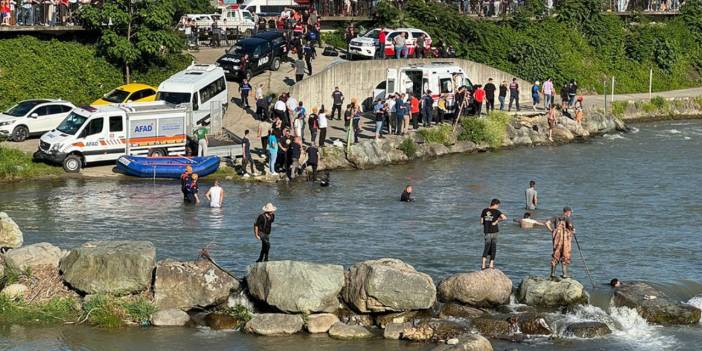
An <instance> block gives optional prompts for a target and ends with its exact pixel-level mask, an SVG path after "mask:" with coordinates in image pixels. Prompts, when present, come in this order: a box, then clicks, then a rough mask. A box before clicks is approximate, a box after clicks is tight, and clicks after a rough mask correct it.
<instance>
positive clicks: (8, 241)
mask: <svg viewBox="0 0 702 351" xmlns="http://www.w3.org/2000/svg"><path fill="white" fill-rule="evenodd" d="M23 241H24V237H23V236H22V231H21V230H20V228H19V226H18V225H17V223H15V221H13V220H12V218H10V216H8V215H7V213H5V212H0V248H3V247H9V248H12V249H16V248H18V247H20V246H22V242H23Z"/></svg>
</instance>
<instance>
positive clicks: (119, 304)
mask: <svg viewBox="0 0 702 351" xmlns="http://www.w3.org/2000/svg"><path fill="white" fill-rule="evenodd" d="M154 312H156V307H154V305H153V304H151V302H149V301H148V300H146V299H145V298H143V297H141V296H138V297H131V298H126V299H118V298H115V297H112V296H108V295H100V294H97V295H93V296H91V297H90V298H89V299H88V300H87V301H86V302H85V304H84V305H83V318H82V319H85V320H87V321H88V323H90V324H91V325H94V326H96V327H100V328H119V327H123V326H125V325H126V324H127V323H128V322H131V323H137V324H140V325H144V324H148V322H149V320H150V319H151V315H152V314H153V313H154Z"/></svg>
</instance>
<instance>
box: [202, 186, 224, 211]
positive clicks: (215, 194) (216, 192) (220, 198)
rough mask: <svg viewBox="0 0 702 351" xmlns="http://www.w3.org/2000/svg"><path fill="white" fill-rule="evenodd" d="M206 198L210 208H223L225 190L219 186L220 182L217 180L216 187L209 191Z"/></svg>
mask: <svg viewBox="0 0 702 351" xmlns="http://www.w3.org/2000/svg"><path fill="white" fill-rule="evenodd" d="M205 197H206V198H207V200H209V201H210V207H212V208H219V207H222V203H223V202H224V189H222V187H221V186H219V180H215V182H214V185H213V186H212V187H211V188H210V189H209V190H207V193H206V194H205Z"/></svg>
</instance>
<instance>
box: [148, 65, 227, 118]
mask: <svg viewBox="0 0 702 351" xmlns="http://www.w3.org/2000/svg"><path fill="white" fill-rule="evenodd" d="M224 74H225V70H223V69H222V67H217V66H216V65H198V64H193V65H190V66H189V67H188V68H186V69H185V70H183V71H180V72H178V73H176V74H174V75H172V76H171V77H170V78H168V79H166V80H164V81H163V82H161V84H160V85H159V86H158V92H156V100H159V101H166V102H168V103H171V104H174V105H181V104H189V105H190V107H191V108H192V111H193V113H192V119H193V120H192V121H191V123H192V125H193V126H195V125H196V124H208V123H209V120H210V115H211V113H213V112H215V111H213V109H219V108H221V111H222V113H224V112H226V110H227V107H228V106H229V91H228V90H227V81H226V78H225V76H224Z"/></svg>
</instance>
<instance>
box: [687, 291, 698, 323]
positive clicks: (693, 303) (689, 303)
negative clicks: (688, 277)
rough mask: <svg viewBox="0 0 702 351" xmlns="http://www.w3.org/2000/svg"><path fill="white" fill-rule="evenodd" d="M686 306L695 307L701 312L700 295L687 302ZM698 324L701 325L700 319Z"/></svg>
mask: <svg viewBox="0 0 702 351" xmlns="http://www.w3.org/2000/svg"><path fill="white" fill-rule="evenodd" d="M687 304H688V305H692V306H695V307H697V308H699V309H701V310H702V295H697V296H695V297H693V298H691V299H690V300H688V301H687ZM700 324H702V319H700Z"/></svg>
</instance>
